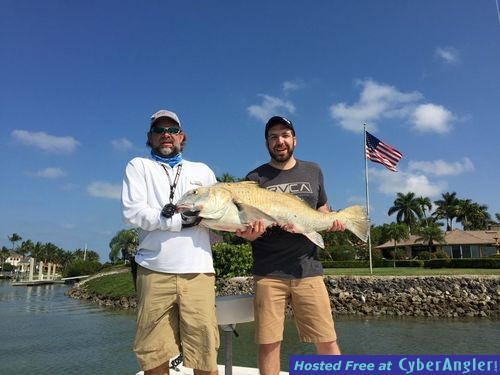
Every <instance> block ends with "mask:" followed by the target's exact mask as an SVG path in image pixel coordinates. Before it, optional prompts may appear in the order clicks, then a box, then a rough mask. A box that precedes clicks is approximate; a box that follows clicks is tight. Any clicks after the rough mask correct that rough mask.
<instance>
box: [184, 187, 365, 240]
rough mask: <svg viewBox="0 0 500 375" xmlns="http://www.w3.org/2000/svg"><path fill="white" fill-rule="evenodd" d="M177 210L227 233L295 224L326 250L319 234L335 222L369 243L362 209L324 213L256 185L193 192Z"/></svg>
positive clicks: (208, 188)
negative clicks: (255, 226) (257, 225)
mask: <svg viewBox="0 0 500 375" xmlns="http://www.w3.org/2000/svg"><path fill="white" fill-rule="evenodd" d="M176 206H177V210H178V211H179V212H184V211H193V212H195V211H199V213H198V215H199V217H201V218H202V220H201V222H200V225H201V226H204V227H207V228H212V229H216V230H222V231H227V232H235V231H236V230H237V229H240V230H245V229H246V228H247V225H248V224H249V223H252V222H254V221H256V220H262V221H263V223H264V226H265V227H266V228H267V227H268V226H270V225H280V226H283V225H290V224H293V230H294V232H295V233H302V234H303V235H304V236H306V237H307V238H309V240H311V241H312V242H313V243H315V244H316V245H318V246H319V247H321V248H324V243H323V237H321V235H320V234H319V233H318V232H319V231H322V230H326V229H328V228H330V227H331V226H332V224H333V221H334V220H338V221H340V222H341V223H343V224H344V226H345V228H346V229H348V230H349V231H351V232H352V233H354V234H355V235H356V236H357V237H359V238H360V239H361V240H363V241H365V242H366V240H367V237H368V218H367V216H366V214H365V210H364V209H363V207H361V206H350V207H347V208H345V209H343V210H340V211H337V212H329V213H324V212H320V211H317V210H314V209H312V208H311V207H309V205H308V204H307V203H305V202H304V201H303V200H302V199H300V198H298V197H296V196H295V195H293V194H288V193H281V192H274V191H270V190H267V189H264V188H261V187H259V186H258V185H257V183H256V182H252V181H245V182H237V183H218V184H215V185H212V186H209V187H201V188H197V189H193V190H190V191H188V192H186V193H185V194H184V195H183V196H182V197H181V199H180V200H179V201H178V202H177V204H176Z"/></svg>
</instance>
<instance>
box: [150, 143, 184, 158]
mask: <svg viewBox="0 0 500 375" xmlns="http://www.w3.org/2000/svg"><path fill="white" fill-rule="evenodd" d="M154 152H155V154H156V155H158V156H161V157H162V158H173V157H174V156H175V155H177V154H178V153H179V152H181V148H180V147H179V146H178V145H172V146H171V147H164V146H158V147H156V148H155V149H154Z"/></svg>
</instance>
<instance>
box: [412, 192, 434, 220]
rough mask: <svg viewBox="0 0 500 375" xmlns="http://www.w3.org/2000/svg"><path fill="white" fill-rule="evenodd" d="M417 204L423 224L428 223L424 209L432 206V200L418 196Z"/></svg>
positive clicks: (429, 208)
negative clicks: (422, 217)
mask: <svg viewBox="0 0 500 375" xmlns="http://www.w3.org/2000/svg"><path fill="white" fill-rule="evenodd" d="M416 201H417V204H418V206H419V207H420V211H421V212H422V215H423V216H424V220H425V225H429V222H428V221H427V214H426V209H427V210H428V211H430V210H431V208H432V202H431V199H430V198H429V197H418V198H416Z"/></svg>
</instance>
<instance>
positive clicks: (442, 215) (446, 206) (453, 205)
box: [434, 192, 459, 231]
mask: <svg viewBox="0 0 500 375" xmlns="http://www.w3.org/2000/svg"><path fill="white" fill-rule="evenodd" d="M441 197H442V199H439V200H437V201H434V204H435V205H436V206H437V208H436V211H435V212H434V215H435V216H436V217H437V218H438V219H444V220H446V230H447V231H450V230H453V219H455V218H456V217H457V206H458V203H459V199H458V198H457V193H455V192H453V193H443V194H441Z"/></svg>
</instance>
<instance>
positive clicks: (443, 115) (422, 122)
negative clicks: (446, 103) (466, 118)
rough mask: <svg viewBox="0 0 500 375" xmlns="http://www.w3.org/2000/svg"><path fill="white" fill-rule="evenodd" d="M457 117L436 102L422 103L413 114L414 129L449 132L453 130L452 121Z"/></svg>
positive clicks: (441, 132)
mask: <svg viewBox="0 0 500 375" xmlns="http://www.w3.org/2000/svg"><path fill="white" fill-rule="evenodd" d="M454 119H455V116H454V115H453V113H451V112H450V111H448V110H447V109H446V108H444V107H443V106H440V105H436V104H430V103H429V104H421V105H419V106H418V107H417V108H416V109H415V111H414V112H413V114H412V116H411V121H412V122H413V124H414V129H416V130H418V131H421V132H436V133H440V134H445V133H448V132H449V131H450V130H451V125H450V122H451V121H452V120H454Z"/></svg>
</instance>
